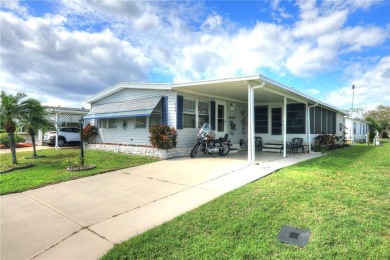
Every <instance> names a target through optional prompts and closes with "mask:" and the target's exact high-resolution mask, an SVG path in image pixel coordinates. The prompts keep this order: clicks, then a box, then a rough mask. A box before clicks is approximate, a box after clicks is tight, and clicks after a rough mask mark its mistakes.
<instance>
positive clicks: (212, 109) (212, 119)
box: [210, 101, 215, 130]
mask: <svg viewBox="0 0 390 260" xmlns="http://www.w3.org/2000/svg"><path fill="white" fill-rule="evenodd" d="M210 113H211V115H210V125H211V130H215V101H211V109H210Z"/></svg>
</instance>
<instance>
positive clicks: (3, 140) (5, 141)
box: [0, 133, 26, 147]
mask: <svg viewBox="0 0 390 260" xmlns="http://www.w3.org/2000/svg"><path fill="white" fill-rule="evenodd" d="M14 136H15V143H24V142H26V139H24V138H23V137H22V136H20V135H18V134H14ZM0 144H1V145H4V146H5V147H9V137H8V133H1V134H0Z"/></svg>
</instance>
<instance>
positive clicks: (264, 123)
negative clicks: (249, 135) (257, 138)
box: [255, 106, 268, 134]
mask: <svg viewBox="0 0 390 260" xmlns="http://www.w3.org/2000/svg"><path fill="white" fill-rule="evenodd" d="M255 133H256V134H268V107H267V106H256V107H255Z"/></svg>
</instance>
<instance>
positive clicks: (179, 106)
mask: <svg viewBox="0 0 390 260" xmlns="http://www.w3.org/2000/svg"><path fill="white" fill-rule="evenodd" d="M176 129H183V96H179V95H178V96H177V102H176Z"/></svg>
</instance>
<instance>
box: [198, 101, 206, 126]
mask: <svg viewBox="0 0 390 260" xmlns="http://www.w3.org/2000/svg"><path fill="white" fill-rule="evenodd" d="M204 123H209V103H208V102H204V101H199V102H198V126H199V127H202V125H203V124H204Z"/></svg>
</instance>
